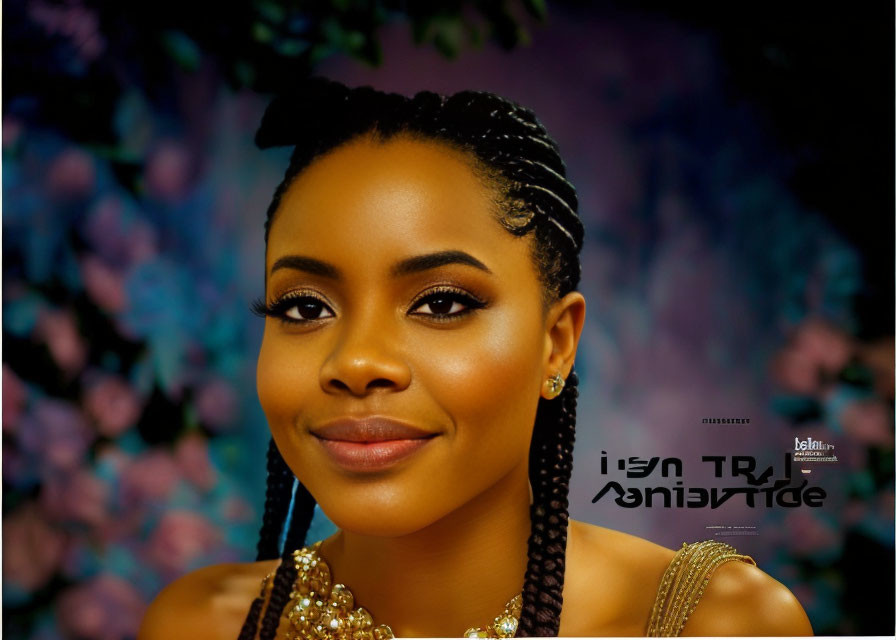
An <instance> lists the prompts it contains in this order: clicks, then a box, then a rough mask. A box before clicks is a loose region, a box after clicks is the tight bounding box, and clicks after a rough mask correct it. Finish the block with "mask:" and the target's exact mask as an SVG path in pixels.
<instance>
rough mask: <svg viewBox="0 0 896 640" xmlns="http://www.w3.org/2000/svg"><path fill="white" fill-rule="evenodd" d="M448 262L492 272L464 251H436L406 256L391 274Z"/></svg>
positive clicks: (416, 270)
mask: <svg viewBox="0 0 896 640" xmlns="http://www.w3.org/2000/svg"><path fill="white" fill-rule="evenodd" d="M449 264H465V265H467V266H470V267H474V268H476V269H479V270H480V271H484V272H485V273H491V272H492V271H491V269H489V268H488V267H486V266H485V265H484V264H483V263H482V262H480V261H479V260H477V259H476V258H474V257H473V256H471V255H470V254H469V253H466V252H464V251H437V252H435V253H427V254H424V255H422V256H414V257H412V258H406V259H404V260H402V261H401V262H399V263H398V264H396V265H395V266H394V267H392V271H391V274H392V275H393V276H396V277H397V276H406V275H409V274H412V273H419V272H421V271H427V270H429V269H435V268H437V267H443V266H445V265H449Z"/></svg>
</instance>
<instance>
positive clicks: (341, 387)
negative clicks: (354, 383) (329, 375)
mask: <svg viewBox="0 0 896 640" xmlns="http://www.w3.org/2000/svg"><path fill="white" fill-rule="evenodd" d="M330 385H331V386H333V387H335V388H337V389H339V390H340V391H348V390H349V388H348V385H347V384H345V383H344V382H343V381H342V380H338V379H334V380H330Z"/></svg>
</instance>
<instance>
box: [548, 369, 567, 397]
mask: <svg viewBox="0 0 896 640" xmlns="http://www.w3.org/2000/svg"><path fill="white" fill-rule="evenodd" d="M565 385H566V380H564V379H563V376H561V375H560V374H559V373H555V374H554V375H552V376H551V377H550V378H548V379H547V380H545V381H544V397H545V398H546V399H548V400H553V399H554V398H556V397H557V396H559V395H560V392H561V391H563V387H564V386H565Z"/></svg>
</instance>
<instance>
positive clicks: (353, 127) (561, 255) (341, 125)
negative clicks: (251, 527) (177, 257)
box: [247, 78, 584, 640]
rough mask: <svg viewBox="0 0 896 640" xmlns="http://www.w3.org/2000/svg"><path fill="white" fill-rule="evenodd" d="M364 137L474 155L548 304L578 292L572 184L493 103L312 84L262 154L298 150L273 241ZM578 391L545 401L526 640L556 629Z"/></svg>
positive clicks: (530, 125) (263, 130)
mask: <svg viewBox="0 0 896 640" xmlns="http://www.w3.org/2000/svg"><path fill="white" fill-rule="evenodd" d="M363 134H370V135H373V136H375V137H376V138H377V139H379V140H387V139H389V138H390V137H392V136H395V135H399V134H408V135H412V136H414V135H416V136H421V137H423V138H430V139H435V140H439V141H442V142H445V143H447V144H449V145H451V146H454V147H457V148H459V149H461V150H464V151H467V152H468V153H469V155H470V157H471V160H473V161H474V162H473V165H474V166H473V168H474V170H476V171H477V172H479V173H480V174H481V175H482V177H484V178H485V179H486V182H488V183H490V184H492V185H493V186H495V187H496V188H497V190H498V192H499V196H500V197H499V202H498V204H499V205H500V206H499V208H500V210H501V211H500V213H501V215H500V220H501V223H502V224H503V225H504V226H505V228H507V229H508V230H509V231H510V232H511V233H513V234H514V235H519V236H523V235H526V234H528V233H530V232H533V233H534V236H535V242H534V243H533V245H534V246H533V254H534V255H533V257H534V260H535V262H536V264H537V266H538V270H539V275H540V277H541V279H542V282H543V285H544V287H543V288H544V291H545V301H546V302H550V301H553V300H557V299H559V298H560V297H562V296H563V295H565V294H566V293H568V292H570V291H573V290H574V289H575V288H576V286H578V282H579V277H580V274H581V266H580V263H579V259H578V252H579V250H580V249H581V246H582V241H583V234H584V230H583V227H582V223H581V221H580V220H579V218H578V215H577V213H576V211H577V208H578V200H577V196H576V193H575V189H574V187H573V186H572V185H571V184H570V183H569V181H568V180H567V179H566V168H565V166H564V164H563V161H562V159H561V158H560V155H559V152H558V148H557V145H556V143H555V142H554V141H553V140H552V139H551V138H550V136H549V135H548V134H547V132H546V131H545V129H544V127H543V126H542V125H541V124H540V123H539V121H538V120H537V118H536V117H535V115H534V114H533V113H532V112H531V111H528V110H527V109H525V108H523V107H520V106H519V105H516V104H514V103H512V102H510V101H508V100H505V99H503V98H500V97H498V96H495V95H493V94H489V93H484V92H477V91H464V92H460V93H457V94H454V95H453V96H450V97H443V96H440V95H438V94H435V93H432V92H427V91H423V92H420V93H418V94H416V95H415V96H414V97H413V98H406V97H404V96H399V95H397V94H388V93H382V92H379V91H375V90H373V89H370V88H369V87H361V88H358V89H347V88H346V87H344V86H342V85H340V84H338V83H334V82H330V81H328V80H325V79H321V78H312V79H310V80H308V81H306V83H305V84H304V85H303V86H302V87H300V88H299V89H297V90H296V91H295V92H294V93H293V94H291V95H284V96H281V97H279V98H277V99H275V100H274V101H273V102H272V103H271V105H270V106H269V107H268V109H267V111H266V112H265V115H264V119H263V121H262V125H261V127H260V128H259V131H258V133H257V134H256V143H257V144H258V146H259V147H261V148H267V147H271V146H280V145H295V148H294V150H293V154H292V157H291V158H290V165H289V167H288V168H287V170H286V175H285V177H284V179H283V181H282V182H281V184H280V185H279V186H278V188H277V190H276V192H275V194H274V198H273V200H272V202H271V205H270V207H269V208H268V216H267V220H266V222H265V239H267V234H268V232H269V230H270V226H271V223H272V220H273V217H274V214H275V213H276V211H277V209H278V208H279V205H280V200H281V198H282V196H283V194H284V193H285V192H286V190H287V189H288V188H289V186H290V184H291V183H292V181H293V180H294V179H295V178H296V176H298V175H299V173H301V171H302V170H303V169H304V168H305V167H307V166H308V165H309V164H310V163H311V162H312V160H313V159H314V158H316V157H317V156H319V155H321V154H323V153H326V152H327V151H329V150H331V149H334V148H336V147H338V146H339V145H341V144H343V143H345V142H347V141H349V140H351V139H354V138H356V137H359V136H361V135H363ZM577 382H578V380H577V377H576V375H575V373H571V374H570V375H569V377H568V378H567V381H566V386H565V388H564V390H563V392H562V393H561V394H560V396H559V397H558V398H556V399H554V400H551V401H547V400H541V401H540V402H539V406H538V411H537V414H536V419H535V426H534V429H533V435H532V444H531V448H530V465H529V475H530V481H531V482H532V487H533V505H532V508H531V521H532V528H531V533H530V537H529V540H528V551H527V554H528V560H527V568H526V574H525V580H524V584H523V609H522V616H521V618H520V621H519V625H518V629H517V635H519V636H533V635H541V636H545V635H547V636H555V635H557V631H558V629H559V624H560V612H561V609H562V604H563V599H562V591H563V581H564V575H565V566H566V562H565V556H566V537H567V523H568V520H569V513H568V495H569V481H570V476H571V473H572V448H573V444H574V441H575V417H576V398H577V395H578V391H577ZM312 506H313V503H312ZM290 529H292V526H291V527H290ZM287 537H288V538H290V537H291V536H289V535H288V536H287ZM303 537H304V534H303ZM286 546H287V548H290V545H289V544H287V545H286ZM282 564H286V563H282ZM282 564H281V568H280V569H283V566H282ZM280 569H278V573H277V577H276V578H275V592H276V590H277V588H278V585H280V588H286V587H288V586H289V585H290V584H291V582H290V581H289V576H288V575H287V574H285V573H284V575H283V577H281V572H280ZM283 571H284V572H286V571H287V570H286V569H283ZM277 593H279V592H277ZM282 599H283V602H284V603H285V597H283V598H282ZM279 601H280V598H279V597H278V600H277V603H279ZM274 603H275V595H274V594H272V597H271V604H270V605H269V607H268V610H267V611H266V613H265V620H264V621H263V622H262V635H261V636H260V638H261V639H262V640H267V639H268V638H273V635H270V636H266V635H265V633H266V632H267V633H273V632H275V631H276V625H277V622H278V619H279V615H280V612H281V611H282V607H283V605H282V604H280V605H279V606H278V607H275V606H274ZM275 615H276V616H277V618H274V616H275ZM247 623H248V620H247ZM271 629H273V632H271Z"/></svg>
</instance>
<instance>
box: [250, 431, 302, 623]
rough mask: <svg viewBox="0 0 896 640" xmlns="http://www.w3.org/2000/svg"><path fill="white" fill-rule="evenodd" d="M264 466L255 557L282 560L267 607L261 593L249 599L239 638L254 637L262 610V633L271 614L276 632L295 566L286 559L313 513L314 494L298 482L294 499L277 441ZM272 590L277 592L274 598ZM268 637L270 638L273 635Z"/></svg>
mask: <svg viewBox="0 0 896 640" xmlns="http://www.w3.org/2000/svg"><path fill="white" fill-rule="evenodd" d="M267 469H268V476H267V490H266V492H265V510H264V516H263V518H262V525H261V532H260V534H259V541H258V557H257V560H271V559H273V558H277V557H280V558H281V562H280V566H279V567H278V569H277V572H276V573H275V575H274V587H273V590H272V595H271V599H270V602H269V604H268V607H267V610H265V607H264V603H265V598H264V597H263V595H262V596H259V597H257V598H255V600H253V601H252V605H251V606H250V607H249V613H248V614H247V616H246V619H245V621H244V622H243V626H242V629H241V630H240V635H239V638H238V640H253V638H255V635H256V632H257V630H258V623H259V620H260V619H261V614H262V611H263V610H265V617H264V621H262V625H263V626H262V633H264V628H265V627H264V622H265V621H268V620H269V618H270V617H272V616H274V633H276V630H277V628H276V621H277V619H279V617H280V614H281V613H282V611H283V607H284V606H285V604H286V599H285V598H282V594H283V590H284V585H285V586H286V595H287V596H288V595H289V587H290V586H291V585H292V583H293V581H295V569H294V568H293V569H292V573H291V574H290V570H289V568H290V567H291V563H290V562H288V561H286V560H287V559H288V556H289V554H290V553H291V552H292V550H293V549H296V548H298V547H300V546H301V545H302V544H303V543H304V540H305V535H306V534H307V533H308V528H309V527H310V525H311V518H312V517H313V515H314V505H315V502H314V498H313V497H311V494H310V493H308V490H307V489H306V488H305V487H304V486H303V485H301V484H300V485H298V486H297V487H296V489H295V498H294V499H293V487H294V485H295V476H294V475H293V473H292V471H291V470H290V468H289V467H288V466H287V464H286V462H285V461H284V460H283V457H282V456H281V455H280V450H279V449H277V445H276V444H275V443H274V441H273V440H271V442H270V444H269V445H268V454H267ZM292 500H294V504H293V511H292V518H291V520H290V523H289V529H288V530H287V533H286V541H285V544H284V545H283V551H282V552H281V551H280V537H281V534H282V532H283V525H284V521H285V520H286V517H287V515H288V513H289V505H290V501H292ZM281 569H282V571H281ZM274 594H280V596H279V597H278V598H277V600H276V601H275V599H274ZM281 600H282V602H281ZM274 610H276V615H275V614H274V613H273V612H274ZM270 626H271V623H270V622H268V627H270ZM262 637H264V635H262ZM270 637H271V638H273V636H270Z"/></svg>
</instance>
